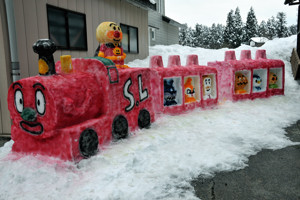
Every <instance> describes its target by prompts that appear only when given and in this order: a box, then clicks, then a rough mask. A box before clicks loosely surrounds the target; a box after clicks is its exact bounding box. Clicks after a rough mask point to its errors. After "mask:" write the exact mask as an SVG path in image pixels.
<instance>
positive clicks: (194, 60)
mask: <svg viewBox="0 0 300 200" xmlns="http://www.w3.org/2000/svg"><path fill="white" fill-rule="evenodd" d="M191 65H199V61H198V55H195V54H192V55H188V56H187V59H186V66H191Z"/></svg>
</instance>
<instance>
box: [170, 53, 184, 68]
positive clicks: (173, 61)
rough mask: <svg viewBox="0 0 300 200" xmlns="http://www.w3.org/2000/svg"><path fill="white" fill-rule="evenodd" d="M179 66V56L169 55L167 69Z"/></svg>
mask: <svg viewBox="0 0 300 200" xmlns="http://www.w3.org/2000/svg"><path fill="white" fill-rule="evenodd" d="M179 66H181V62H180V56H179V55H171V56H169V59H168V67H179Z"/></svg>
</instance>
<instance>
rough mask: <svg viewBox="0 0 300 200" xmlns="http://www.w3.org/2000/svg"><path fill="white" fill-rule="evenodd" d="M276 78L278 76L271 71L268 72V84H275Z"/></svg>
mask: <svg viewBox="0 0 300 200" xmlns="http://www.w3.org/2000/svg"><path fill="white" fill-rule="evenodd" d="M277 80H278V77H277V76H276V74H274V73H273V72H270V74H269V84H276V83H277Z"/></svg>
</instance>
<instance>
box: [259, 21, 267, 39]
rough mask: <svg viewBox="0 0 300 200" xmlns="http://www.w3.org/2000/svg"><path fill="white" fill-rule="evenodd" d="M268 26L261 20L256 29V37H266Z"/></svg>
mask: <svg viewBox="0 0 300 200" xmlns="http://www.w3.org/2000/svg"><path fill="white" fill-rule="evenodd" d="M267 34H268V26H267V23H266V22H265V21H264V20H263V21H262V22H261V23H260V25H259V27H258V36H259V37H268V35H267Z"/></svg>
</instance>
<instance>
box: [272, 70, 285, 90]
mask: <svg viewBox="0 0 300 200" xmlns="http://www.w3.org/2000/svg"><path fill="white" fill-rule="evenodd" d="M269 89H282V68H270V71H269Z"/></svg>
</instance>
